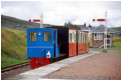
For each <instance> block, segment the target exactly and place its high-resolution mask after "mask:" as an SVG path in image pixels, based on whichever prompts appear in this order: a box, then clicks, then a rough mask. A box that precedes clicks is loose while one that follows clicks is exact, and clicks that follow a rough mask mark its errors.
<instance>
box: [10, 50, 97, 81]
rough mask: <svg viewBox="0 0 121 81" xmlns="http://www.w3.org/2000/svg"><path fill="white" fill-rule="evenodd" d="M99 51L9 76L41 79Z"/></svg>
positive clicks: (23, 78) (13, 78)
mask: <svg viewBox="0 0 121 81" xmlns="http://www.w3.org/2000/svg"><path fill="white" fill-rule="evenodd" d="M97 53H99V52H95V51H91V52H88V53H85V54H82V55H78V56H74V57H70V58H66V59H63V60H61V61H58V62H55V63H52V64H49V65H46V66H43V67H40V68H37V69H34V70H31V71H27V72H24V73H21V74H19V75H16V76H14V77H11V78H8V80H39V79H41V77H42V76H45V75H47V74H49V73H52V72H54V71H57V70H59V69H61V68H62V67H64V66H68V65H69V64H71V63H74V62H76V61H79V60H81V59H84V58H87V57H89V56H92V55H95V54H97Z"/></svg>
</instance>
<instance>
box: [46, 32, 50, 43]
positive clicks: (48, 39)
mask: <svg viewBox="0 0 121 81" xmlns="http://www.w3.org/2000/svg"><path fill="white" fill-rule="evenodd" d="M44 41H46V42H48V41H51V32H44Z"/></svg>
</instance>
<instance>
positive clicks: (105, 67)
mask: <svg viewBox="0 0 121 81" xmlns="http://www.w3.org/2000/svg"><path fill="white" fill-rule="evenodd" d="M43 78H46V79H47V78H48V79H72V80H74V79H76V80H85V79H86V80H90V79H91V80H113V79H114V80H121V54H114V53H99V54H96V55H94V56H90V57H88V58H85V59H83V60H80V61H77V62H74V63H72V64H70V65H68V66H66V67H63V68H61V69H60V70H58V71H55V72H53V73H50V74H48V75H46V76H43Z"/></svg>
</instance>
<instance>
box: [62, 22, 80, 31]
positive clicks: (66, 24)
mask: <svg viewBox="0 0 121 81" xmlns="http://www.w3.org/2000/svg"><path fill="white" fill-rule="evenodd" d="M64 26H65V27H69V28H76V29H77V30H80V27H78V26H77V25H74V24H72V23H71V22H68V23H65V24H64Z"/></svg>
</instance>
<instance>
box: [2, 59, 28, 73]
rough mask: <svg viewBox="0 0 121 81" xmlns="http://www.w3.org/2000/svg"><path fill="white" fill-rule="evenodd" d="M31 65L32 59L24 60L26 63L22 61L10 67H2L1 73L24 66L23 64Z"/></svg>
mask: <svg viewBox="0 0 121 81" xmlns="http://www.w3.org/2000/svg"><path fill="white" fill-rule="evenodd" d="M27 65H30V61H28V62H24V63H20V64H16V65H12V66H8V67H4V68H2V69H1V73H4V72H6V71H10V70H13V69H16V68H19V67H23V66H27Z"/></svg>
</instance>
